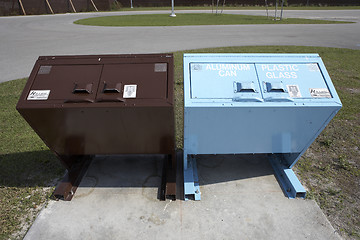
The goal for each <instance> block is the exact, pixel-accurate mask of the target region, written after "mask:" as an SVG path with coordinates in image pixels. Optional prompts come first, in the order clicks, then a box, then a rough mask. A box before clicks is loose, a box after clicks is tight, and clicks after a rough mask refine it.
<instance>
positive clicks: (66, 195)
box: [52, 156, 92, 201]
mask: <svg viewBox="0 0 360 240" xmlns="http://www.w3.org/2000/svg"><path fill="white" fill-rule="evenodd" d="M58 157H59V158H60V161H61V162H62V163H63V164H64V166H65V167H66V168H67V173H66V175H65V176H64V178H63V179H62V181H61V182H60V183H59V184H58V185H57V187H56V189H55V191H54V193H53V194H52V198H53V199H56V200H60V199H61V200H64V201H71V199H72V198H73V196H74V194H75V191H76V190H77V188H78V186H79V184H80V182H81V179H82V178H83V176H84V175H85V173H86V171H87V169H88V167H89V165H90V163H91V160H92V156H58Z"/></svg>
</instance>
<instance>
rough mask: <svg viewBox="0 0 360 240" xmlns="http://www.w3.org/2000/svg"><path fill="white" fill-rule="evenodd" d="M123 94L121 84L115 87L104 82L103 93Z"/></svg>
mask: <svg viewBox="0 0 360 240" xmlns="http://www.w3.org/2000/svg"><path fill="white" fill-rule="evenodd" d="M120 92H121V83H117V84H116V85H115V86H111V85H110V84H108V83H106V82H104V89H103V93H120Z"/></svg>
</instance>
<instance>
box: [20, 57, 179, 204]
mask: <svg viewBox="0 0 360 240" xmlns="http://www.w3.org/2000/svg"><path fill="white" fill-rule="evenodd" d="M173 78H174V67H173V56H172V54H141V55H101V56H100V55H99V56H47V57H39V59H38V60H37V62H36V63H35V66H34V68H33V70H32V72H31V75H30V77H29V80H28V81H27V84H26V86H25V88H24V90H23V93H22V95H21V97H20V99H19V102H18V104H17V110H18V111H19V112H20V114H21V115H22V116H23V117H24V118H25V120H26V121H27V122H28V123H29V124H30V126H31V127H32V128H33V129H34V130H35V132H36V133H37V134H38V135H39V136H40V138H41V139H42V140H43V141H44V142H45V144H46V145H47V146H48V147H49V148H50V149H51V150H52V151H53V152H54V153H55V154H56V155H57V156H58V158H59V159H60V161H61V162H62V163H63V165H64V166H65V167H66V168H67V169H68V174H67V176H66V177H65V178H64V180H63V182H62V183H61V184H59V185H58V187H57V189H56V190H55V193H54V196H55V197H57V198H63V199H65V200H71V198H72V196H73V194H74V192H75V190H76V188H77V185H78V184H79V182H80V180H81V178H82V176H83V174H84V173H85V171H86V168H87V166H88V165H89V162H90V160H91V158H92V156H94V155H96V154H98V155H101V154H104V155H109V154H166V155H167V156H168V158H166V159H167V160H166V161H165V164H164V166H165V170H166V171H163V173H164V174H163V175H164V176H163V183H162V190H161V193H160V196H161V198H162V199H164V198H165V196H171V197H174V196H175V192H176V189H175V179H176V177H175V175H176V169H175V168H176V159H175V136H174V134H175V127H174V124H175V123H174V104H173V101H174V95H173V83H174V80H173Z"/></svg>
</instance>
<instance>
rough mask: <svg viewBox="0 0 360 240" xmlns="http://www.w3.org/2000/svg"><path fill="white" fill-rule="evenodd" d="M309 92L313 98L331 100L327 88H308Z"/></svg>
mask: <svg viewBox="0 0 360 240" xmlns="http://www.w3.org/2000/svg"><path fill="white" fill-rule="evenodd" d="M309 91H310V95H311V96H312V97H313V98H331V94H330V92H329V89H327V88H310V89H309Z"/></svg>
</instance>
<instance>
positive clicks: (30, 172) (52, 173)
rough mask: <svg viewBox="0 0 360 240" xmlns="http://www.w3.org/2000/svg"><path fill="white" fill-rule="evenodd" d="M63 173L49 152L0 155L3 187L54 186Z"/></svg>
mask: <svg viewBox="0 0 360 240" xmlns="http://www.w3.org/2000/svg"><path fill="white" fill-rule="evenodd" d="M64 172H65V168H64V167H63V166H62V165H61V163H60V161H59V160H58V159H57V158H56V156H55V155H54V154H53V153H52V152H51V151H49V150H44V151H33V152H20V153H10V154H1V155H0V184H1V186H4V187H48V186H54V184H56V181H57V180H58V179H59V178H60V177H61V176H62V175H63V174H64Z"/></svg>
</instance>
